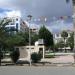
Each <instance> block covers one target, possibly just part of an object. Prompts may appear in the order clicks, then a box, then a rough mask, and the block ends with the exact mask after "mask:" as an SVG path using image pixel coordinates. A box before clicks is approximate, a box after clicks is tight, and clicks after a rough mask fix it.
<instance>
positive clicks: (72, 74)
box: [0, 66, 75, 75]
mask: <svg viewBox="0 0 75 75" xmlns="http://www.w3.org/2000/svg"><path fill="white" fill-rule="evenodd" d="M0 75H75V67H70V66H69V67H55V66H54V67H52V66H49V67H48V66H44V67H34V66H31V67H29V66H2V67H0Z"/></svg>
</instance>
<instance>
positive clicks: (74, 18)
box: [72, 15, 75, 63]
mask: <svg viewBox="0 0 75 75" xmlns="http://www.w3.org/2000/svg"><path fill="white" fill-rule="evenodd" d="M72 18H73V24H74V25H73V26H74V27H73V28H74V29H73V32H74V49H73V51H74V55H73V56H74V63H75V15H73V16H72Z"/></svg>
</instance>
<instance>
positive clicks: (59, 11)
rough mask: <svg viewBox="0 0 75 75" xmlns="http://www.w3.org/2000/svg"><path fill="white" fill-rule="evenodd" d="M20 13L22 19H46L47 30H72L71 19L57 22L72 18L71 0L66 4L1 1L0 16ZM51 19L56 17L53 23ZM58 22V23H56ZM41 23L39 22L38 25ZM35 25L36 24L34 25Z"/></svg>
mask: <svg viewBox="0 0 75 75" xmlns="http://www.w3.org/2000/svg"><path fill="white" fill-rule="evenodd" d="M13 10H14V11H17V10H18V11H20V12H21V13H22V18H23V19H26V17H27V15H29V14H31V15H32V16H33V18H35V19H39V18H40V17H42V16H43V17H46V18H47V22H46V25H47V27H48V29H50V30H53V31H59V30H61V29H62V26H63V29H72V26H73V21H72V18H68V19H66V20H64V21H63V23H62V20H58V17H61V16H72V14H73V13H72V11H73V7H72V0H69V2H68V3H67V2H66V0H1V1H0V16H1V15H2V16H6V12H12V11H13ZM53 17H56V19H55V21H54V19H53ZM58 21H59V22H58ZM40 24H41V22H39V25H40ZM36 25H37V23H36Z"/></svg>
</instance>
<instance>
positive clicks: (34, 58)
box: [31, 52, 42, 63]
mask: <svg viewBox="0 0 75 75" xmlns="http://www.w3.org/2000/svg"><path fill="white" fill-rule="evenodd" d="M41 58H42V55H41V54H39V53H36V52H34V53H32V54H31V59H32V62H34V63H37V62H39V61H40V60H41Z"/></svg>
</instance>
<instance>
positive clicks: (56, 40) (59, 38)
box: [53, 30, 73, 44]
mask: <svg viewBox="0 0 75 75" xmlns="http://www.w3.org/2000/svg"><path fill="white" fill-rule="evenodd" d="M66 32H67V33H68V37H67V38H66V40H67V39H68V38H69V37H70V34H71V33H72V32H73V31H70V30H66ZM61 33H62V31H61V32H58V33H54V34H53V37H54V43H55V44H56V43H59V42H60V41H64V39H63V37H62V36H61Z"/></svg>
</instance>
